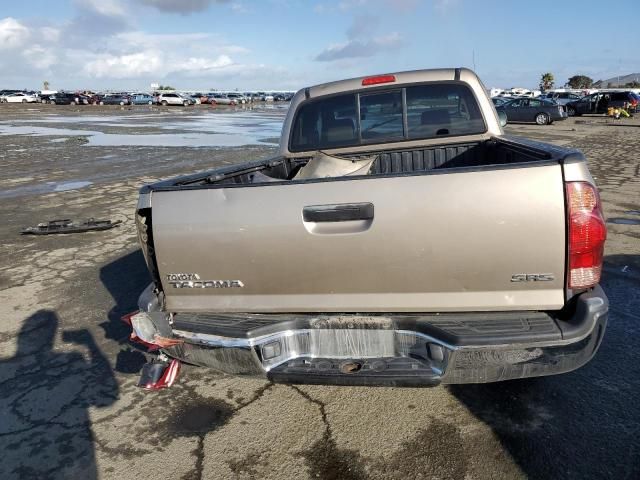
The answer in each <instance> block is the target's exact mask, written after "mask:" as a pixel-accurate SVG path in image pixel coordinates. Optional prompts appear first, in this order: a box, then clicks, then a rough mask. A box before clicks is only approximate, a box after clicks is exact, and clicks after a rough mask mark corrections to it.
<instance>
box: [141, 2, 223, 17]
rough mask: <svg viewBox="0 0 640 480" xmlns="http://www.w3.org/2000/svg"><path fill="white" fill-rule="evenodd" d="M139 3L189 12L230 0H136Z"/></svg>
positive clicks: (172, 10)
mask: <svg viewBox="0 0 640 480" xmlns="http://www.w3.org/2000/svg"><path fill="white" fill-rule="evenodd" d="M136 1H137V2H138V3H141V4H143V5H146V6H148V7H153V8H155V9H157V10H160V11H161V12H166V13H181V14H183V15H187V14H189V13H195V12H203V11H205V10H206V9H208V8H209V7H210V6H211V5H213V4H215V3H228V1H229V0H136Z"/></svg>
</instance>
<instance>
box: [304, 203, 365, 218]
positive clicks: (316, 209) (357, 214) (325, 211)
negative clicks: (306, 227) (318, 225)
mask: <svg viewBox="0 0 640 480" xmlns="http://www.w3.org/2000/svg"><path fill="white" fill-rule="evenodd" d="M302 219H303V220H304V221H305V222H349V221H352V220H373V203H338V204H335V205H310V206H308V207H304V208H303V209H302Z"/></svg>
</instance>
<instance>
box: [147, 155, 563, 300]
mask: <svg viewBox="0 0 640 480" xmlns="http://www.w3.org/2000/svg"><path fill="white" fill-rule="evenodd" d="M561 168H562V167H561V166H560V165H559V164H542V165H540V164H538V165H535V166H534V165H532V166H530V167H528V168H501V169H500V168H498V169H491V170H483V171H467V172H460V171H458V172H455V171H443V172H442V173H438V172H434V174H428V175H415V176H397V177H375V176H371V177H363V178H356V179H344V178H343V179H332V180H323V181H317V182H308V183H295V182H293V183H289V184H275V185H269V184H265V185H255V186H251V185H249V186H241V185H238V186H235V187H231V188H229V187H225V186H223V185H221V186H215V187H208V188H207V187H203V188H197V189H182V190H179V189H178V190H171V191H154V192H153V194H152V199H151V206H152V215H153V235H154V242H155V249H156V253H157V259H158V269H159V273H160V278H161V282H162V286H163V289H164V292H165V295H166V308H167V309H168V310H169V311H179V312H180V311H181V312H188V311H201V312H202V311H208V312H214V311H226V312H381V311H387V312H441V311H442V312H444V311H479V310H484V311H492V310H526V309H531V310H552V309H558V308H560V307H562V305H563V304H564V277H565V229H566V221H565V205H564V187H563V179H562V170H561Z"/></svg>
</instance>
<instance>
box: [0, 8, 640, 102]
mask: <svg viewBox="0 0 640 480" xmlns="http://www.w3.org/2000/svg"><path fill="white" fill-rule="evenodd" d="M54 3H55V5H56V6H55V8H53V7H52V5H53V4H54ZM603 9H604V10H606V7H604V6H603V4H602V3H601V2H596V1H591V0H587V1H573V2H572V1H562V2H559V1H557V0H556V1H547V0H538V1H527V2H525V1H517V0H514V1H500V0H493V1H490V0H487V1H482V0H476V1H474V0H424V1H419V0H338V1H333V2H332V1H325V0H308V1H303V0H262V1H249V0H226V1H225V0H66V1H56V2H51V1H46V0H22V1H21V2H13V1H12V2H9V1H8V0H0V88H22V87H27V88H41V85H42V81H43V80H48V81H49V82H50V84H51V87H52V88H65V89H75V88H88V89H103V88H113V89H119V88H136V89H145V88H148V87H149V84H150V83H152V82H157V83H163V84H171V85H173V86H175V87H177V88H183V89H208V88H219V89H235V88H238V89H241V90H244V89H250V88H251V89H297V88H301V87H303V86H307V85H312V84H315V83H321V82H325V81H330V80H336V79H340V78H346V77H352V76H359V75H368V74H374V73H384V72H393V71H400V70H412V69H418V68H435V67H455V66H468V67H473V65H474V58H475V67H476V71H477V72H478V74H479V75H480V76H481V78H482V79H483V81H484V83H485V85H486V86H487V87H494V86H495V87H513V86H523V87H529V88H531V87H534V86H536V85H537V83H538V81H539V78H540V74H541V73H542V72H546V71H551V72H552V73H554V75H555V77H556V83H557V84H558V85H559V86H561V85H562V84H563V83H564V82H565V81H566V79H567V78H568V77H570V76H572V75H574V74H585V75H589V76H591V77H592V78H593V79H594V80H598V79H601V78H610V77H613V76H616V75H618V74H627V73H632V72H638V71H640V60H639V58H640V29H638V28H615V32H612V27H611V26H610V25H608V24H607V22H605V21H604V20H603V19H604V18H614V19H616V18H617V20H616V21H615V22H614V23H615V24H617V25H619V26H624V25H629V20H630V19H632V18H636V17H637V16H638V15H637V14H633V13H631V12H638V13H640V5H638V4H637V0H620V1H618V2H615V6H612V7H611V12H608V13H605V14H603V13H602V10H603ZM618 16H619V18H618Z"/></svg>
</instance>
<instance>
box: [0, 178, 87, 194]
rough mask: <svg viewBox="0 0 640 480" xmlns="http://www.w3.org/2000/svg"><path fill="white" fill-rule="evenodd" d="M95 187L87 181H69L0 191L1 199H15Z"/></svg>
mask: <svg viewBox="0 0 640 480" xmlns="http://www.w3.org/2000/svg"><path fill="white" fill-rule="evenodd" d="M90 185H93V182H88V181H85V180H69V181H66V182H46V183H39V184H36V185H25V186H23V187H17V188H11V189H9V190H0V198H15V197H23V196H26V195H44V194H45V193H53V192H67V191H69V190H79V189H81V188H85V187H88V186H90Z"/></svg>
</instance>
